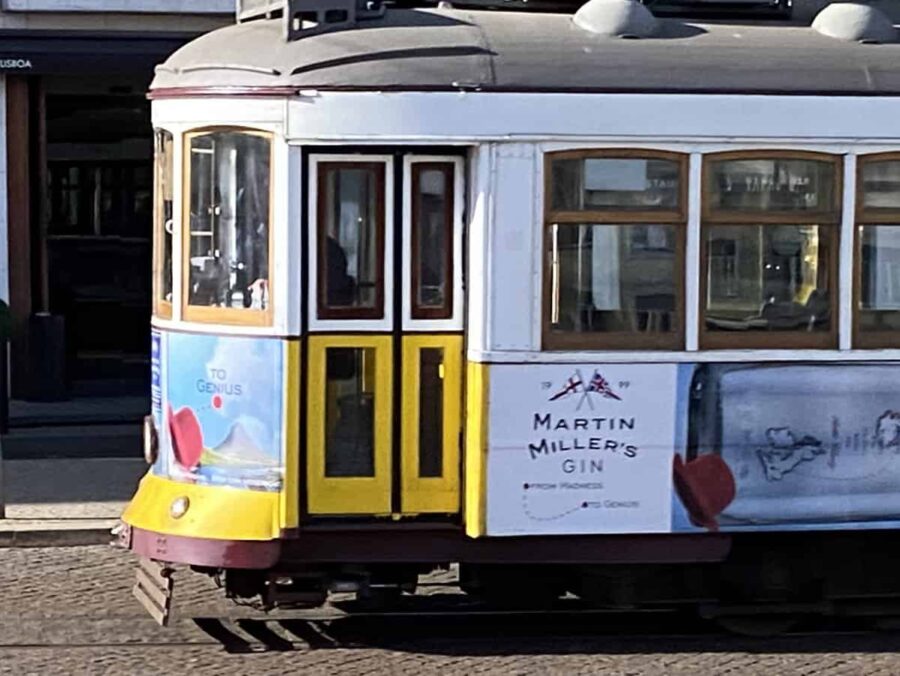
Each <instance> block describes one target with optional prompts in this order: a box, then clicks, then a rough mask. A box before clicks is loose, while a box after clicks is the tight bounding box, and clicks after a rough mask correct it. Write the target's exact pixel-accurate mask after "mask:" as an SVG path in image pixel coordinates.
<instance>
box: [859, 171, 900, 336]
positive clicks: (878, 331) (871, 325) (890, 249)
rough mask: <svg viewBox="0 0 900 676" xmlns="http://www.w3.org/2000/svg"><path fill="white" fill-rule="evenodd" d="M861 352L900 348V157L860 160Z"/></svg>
mask: <svg viewBox="0 0 900 676" xmlns="http://www.w3.org/2000/svg"><path fill="white" fill-rule="evenodd" d="M859 179H860V180H859V183H858V185H857V223H858V226H857V241H856V244H857V257H856V267H857V270H856V275H857V279H858V283H857V285H856V302H855V304H854V305H855V313H854V318H853V319H854V321H853V326H854V338H853V343H854V346H855V347H873V348H876V347H900V157H897V156H884V155H877V156H871V157H861V158H860V159H859Z"/></svg>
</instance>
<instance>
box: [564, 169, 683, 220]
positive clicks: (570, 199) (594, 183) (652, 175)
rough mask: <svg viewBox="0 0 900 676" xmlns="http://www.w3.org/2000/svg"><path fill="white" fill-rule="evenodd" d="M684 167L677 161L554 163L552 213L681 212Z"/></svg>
mask: <svg viewBox="0 0 900 676" xmlns="http://www.w3.org/2000/svg"><path fill="white" fill-rule="evenodd" d="M679 173H680V164H679V162H676V161H674V160H662V159H646V158H615V157H591V158H580V159H562V160H554V161H553V164H552V171H551V175H552V209H554V210H557V211H583V210H592V209H623V210H628V209H631V210H637V209H670V210H671V209H677V208H678V206H679V195H680V178H679Z"/></svg>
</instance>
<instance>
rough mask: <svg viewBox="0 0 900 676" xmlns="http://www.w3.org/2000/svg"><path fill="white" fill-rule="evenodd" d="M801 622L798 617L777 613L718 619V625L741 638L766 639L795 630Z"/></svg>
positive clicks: (725, 616)
mask: <svg viewBox="0 0 900 676" xmlns="http://www.w3.org/2000/svg"><path fill="white" fill-rule="evenodd" d="M799 621H800V617H799V616H798V615H793V614H790V613H776V614H763V615H723V616H722V617H717V618H716V623H717V624H718V625H719V626H720V627H722V628H723V629H725V630H726V631H729V632H731V633H732V634H737V635H739V636H752V637H756V638H764V637H768V636H778V635H779V634H784V633H786V632H788V631H790V630H791V629H793V628H794V627H795V626H796V625H797V623H798V622H799Z"/></svg>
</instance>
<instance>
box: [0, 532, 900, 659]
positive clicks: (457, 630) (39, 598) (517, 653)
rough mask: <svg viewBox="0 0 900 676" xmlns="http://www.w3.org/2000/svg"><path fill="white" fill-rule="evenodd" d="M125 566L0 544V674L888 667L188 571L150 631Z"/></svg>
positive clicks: (823, 652)
mask: <svg viewBox="0 0 900 676" xmlns="http://www.w3.org/2000/svg"><path fill="white" fill-rule="evenodd" d="M133 568H134V562H133V559H132V558H131V556H130V555H129V554H128V553H126V552H122V551H120V550H115V549H112V548H109V547H103V546H100V547H70V548H59V549H52V548H50V549H0V600H2V603H0V674H42V675H43V674H63V673H65V674H107V673H109V674H132V673H133V674H167V675H171V674H179V673H190V674H192V676H193V675H195V674H196V675H200V674H216V675H217V676H220V675H223V674H280V673H287V672H302V673H304V674H306V673H311V674H375V673H378V674H415V675H417V676H418V675H424V674H431V673H434V674H437V673H440V674H480V673H503V674H537V673H540V674H547V673H550V674H554V673H558V674H567V675H568V674H600V673H603V674H621V675H625V674H698V673H702V674H745V673H746V674H767V675H768V674H779V675H782V674H804V675H809V674H854V675H855V674H863V673H865V674H897V673H900V656H898V655H897V654H896V653H895V652H894V651H895V650H896V649H897V648H898V647H900V640H898V639H900V636H898V635H897V634H893V633H878V632H859V633H852V632H847V633H843V634H839V633H831V634H820V633H816V634H810V635H802V634H798V635H792V636H787V637H782V638H778V639H765V640H763V639H746V638H737V637H732V636H727V635H723V634H720V633H717V632H714V631H712V630H710V629H709V628H705V629H703V628H701V629H697V628H695V627H690V626H688V625H685V624H683V623H679V622H674V623H673V622H668V623H666V622H663V623H662V624H659V625H658V626H659V627H660V628H661V629H662V630H661V631H657V630H656V629H655V628H654V626H655V625H652V623H653V622H655V620H653V619H651V620H649V622H650V623H651V624H647V623H648V621H647V620H645V619H644V618H643V616H639V617H638V618H636V619H635V618H633V617H632V618H631V619H627V618H625V619H622V617H621V616H609V617H608V618H606V619H605V620H603V621H601V620H598V619H587V620H585V618H584V616H580V617H578V618H577V619H575V620H574V621H573V619H572V618H567V619H566V618H563V619H560V618H558V617H557V616H546V615H533V616H526V617H522V616H502V615H501V616H494V617H490V618H484V617H478V618H472V617H471V616H457V617H455V618H446V617H436V616H433V615H427V614H426V615H421V616H417V617H415V618H409V617H406V618H389V619H388V618H384V617H372V616H362V617H355V618H343V619H334V618H335V616H336V613H337V612H338V611H336V610H332V611H328V613H327V614H322V613H316V612H310V611H296V612H285V613H274V614H271V615H265V614H263V613H260V612H258V611H255V610H253V609H251V608H246V607H240V606H235V605H233V604H231V603H230V602H227V601H226V600H224V599H223V598H222V595H221V593H217V591H216V589H215V584H214V583H213V581H211V580H209V579H208V578H205V577H203V576H200V575H198V574H192V573H188V572H187V571H184V572H183V573H182V572H181V571H179V573H178V575H177V577H176V580H177V582H176V594H175V599H176V603H175V614H176V617H175V620H174V622H173V626H171V627H169V628H168V629H160V628H158V627H157V626H156V625H155V624H153V622H152V621H151V620H150V619H149V618H148V617H146V616H145V615H144V613H143V610H141V609H140V608H139V607H138V605H137V603H136V602H135V601H134V600H133V599H132V597H131V595H130V587H131V584H132V575H133ZM433 579H434V578H433ZM421 600H423V601H428V599H421ZM337 605H338V607H340V604H339V603H338V604H337ZM316 618H318V619H316ZM326 618H331V619H326ZM616 618H618V619H616ZM651 618H652V616H651ZM620 621H621V622H625V624H624V625H620V626H618V627H617V622H620ZM642 623H643V624H642ZM689 624H690V623H689ZM648 627H649V628H648ZM617 629H618V630H619V631H618V633H617Z"/></svg>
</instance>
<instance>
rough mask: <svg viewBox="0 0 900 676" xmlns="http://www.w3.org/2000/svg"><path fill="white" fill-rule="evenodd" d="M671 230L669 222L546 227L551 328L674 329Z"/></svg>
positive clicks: (643, 330)
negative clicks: (549, 244) (549, 243)
mask: <svg viewBox="0 0 900 676" xmlns="http://www.w3.org/2000/svg"><path fill="white" fill-rule="evenodd" d="M676 232H677V231H676V228H675V227H674V226H670V225H553V226H551V228H550V236H551V237H552V270H551V304H550V313H551V318H550V322H551V326H552V328H553V330H555V331H574V332H598V331H635V332H646V333H667V332H672V331H676V330H678V317H677V314H676V305H677V304H676V295H677V293H676V288H677V286H676V274H677V271H676V256H677V253H676V236H677V234H676Z"/></svg>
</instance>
